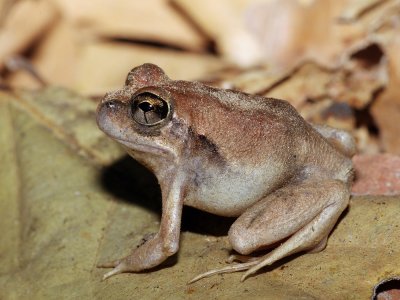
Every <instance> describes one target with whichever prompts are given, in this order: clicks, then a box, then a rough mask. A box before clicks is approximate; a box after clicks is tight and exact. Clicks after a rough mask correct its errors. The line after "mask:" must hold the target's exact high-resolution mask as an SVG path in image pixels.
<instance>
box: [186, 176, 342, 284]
mask: <svg viewBox="0 0 400 300" xmlns="http://www.w3.org/2000/svg"><path fill="white" fill-rule="evenodd" d="M349 197H350V194H349V188H348V186H347V184H346V183H344V182H342V181H339V180H317V179H315V180H308V181H306V182H302V183H298V184H293V185H288V186H286V187H284V188H281V189H279V190H277V191H275V192H274V193H272V194H270V195H268V196H267V197H265V198H264V199H262V200H260V201H259V202H257V203H256V204H255V205H254V206H252V207H250V208H249V209H248V210H247V211H245V212H244V213H243V214H242V215H241V216H240V217H239V218H238V219H237V220H236V221H235V223H234V224H233V225H232V227H231V228H230V230H229V241H230V243H231V245H232V247H233V249H234V250H236V251H237V252H239V253H240V254H242V255H247V254H250V253H252V252H253V251H255V250H258V249H262V248H265V247H268V246H270V245H273V244H275V243H277V242H279V241H282V240H285V239H286V240H285V241H284V242H283V243H282V244H281V245H280V246H278V247H277V248H275V249H274V250H272V251H271V252H269V253H268V254H266V255H264V256H262V257H257V258H250V259H248V260H247V262H245V263H239V264H233V265H229V266H227V267H225V268H223V269H219V270H212V271H209V272H206V273H204V274H201V275H199V276H197V277H196V278H194V279H193V280H192V281H191V282H194V281H196V280H199V279H201V278H204V277H208V276H211V275H214V274H219V273H229V272H237V271H244V270H247V272H246V273H245V274H244V275H243V277H242V281H243V280H244V279H245V278H246V277H248V276H249V275H251V274H253V273H255V272H256V271H258V270H259V269H261V268H262V267H264V266H267V265H271V264H273V263H274V262H276V261H278V260H279V259H282V258H284V257H286V256H289V255H291V254H294V253H297V252H300V251H313V250H314V252H315V251H316V250H319V251H320V250H322V249H323V248H324V247H325V244H326V240H327V237H328V235H329V233H330V231H331V230H332V228H333V226H334V225H335V224H336V222H337V220H338V218H339V216H340V214H341V213H342V212H343V210H344V209H345V208H346V207H347V205H348V202H349ZM241 258H243V256H241Z"/></svg>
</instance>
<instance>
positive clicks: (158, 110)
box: [132, 93, 169, 126]
mask: <svg viewBox="0 0 400 300" xmlns="http://www.w3.org/2000/svg"><path fill="white" fill-rule="evenodd" d="M168 112H169V107H168V104H167V102H165V101H164V100H163V99H161V98H160V97H158V96H157V95H154V94H151V93H143V94H140V95H138V96H136V97H135V98H134V99H133V103H132V117H133V119H134V120H135V121H136V122H138V123H139V124H142V125H150V126H151V125H155V124H158V123H159V122H160V121H162V120H163V119H165V118H166V117H167V115H168Z"/></svg>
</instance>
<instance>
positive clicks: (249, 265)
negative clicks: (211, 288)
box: [188, 262, 255, 284]
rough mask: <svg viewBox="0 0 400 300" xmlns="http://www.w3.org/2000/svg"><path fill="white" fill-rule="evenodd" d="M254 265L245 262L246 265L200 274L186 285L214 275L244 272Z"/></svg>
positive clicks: (236, 265)
mask: <svg viewBox="0 0 400 300" xmlns="http://www.w3.org/2000/svg"><path fill="white" fill-rule="evenodd" d="M254 265H255V263H254V262H247V263H242V264H235V265H231V266H227V267H225V268H221V269H215V270H211V271H208V272H205V273H202V274H200V275H198V276H196V277H195V278H193V279H192V280H190V281H189V282H188V284H190V283H193V282H195V281H198V280H200V279H203V278H207V277H210V276H213V275H216V274H223V273H233V272H240V271H244V270H247V269H249V268H251V267H252V266H254Z"/></svg>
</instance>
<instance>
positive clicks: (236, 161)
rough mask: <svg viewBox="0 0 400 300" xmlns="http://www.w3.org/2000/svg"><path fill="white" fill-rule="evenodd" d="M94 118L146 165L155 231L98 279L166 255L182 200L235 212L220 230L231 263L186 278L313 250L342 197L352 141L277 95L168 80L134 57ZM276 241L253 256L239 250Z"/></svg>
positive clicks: (174, 240) (251, 268) (250, 268)
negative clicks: (158, 207)
mask: <svg viewBox="0 0 400 300" xmlns="http://www.w3.org/2000/svg"><path fill="white" fill-rule="evenodd" d="M141 99H145V100H141ZM148 99H150V100H148ZM154 99H155V100H154ZM160 103H161V104H160ZM97 122H98V124H99V127H100V128H101V129H102V130H103V131H104V132H105V133H107V134H108V135H109V136H111V137H112V138H113V139H115V140H116V141H118V142H119V143H121V144H122V145H124V146H125V147H126V149H127V151H128V153H129V154H130V155H131V156H132V157H134V158H135V159H137V160H138V161H139V162H141V163H142V164H144V165H145V166H147V167H148V168H149V169H150V170H152V171H153V172H154V173H155V175H156V176H157V178H158V181H159V184H160V186H161V190H162V207H163V208H162V219H161V225H160V230H159V232H158V233H157V234H156V235H155V236H154V238H153V239H151V240H149V241H147V242H146V243H145V244H144V245H142V246H140V247H139V248H136V249H134V250H133V252H132V253H131V254H130V255H129V256H127V257H126V258H123V259H120V260H117V261H115V262H113V263H110V264H105V265H103V266H104V267H114V269H113V270H112V271H111V272H109V273H107V274H106V275H105V277H109V276H112V275H114V274H118V273H121V272H138V271H141V270H144V269H149V268H152V267H155V266H157V265H159V264H160V263H161V262H163V261H164V260H165V259H166V258H167V257H169V256H171V255H173V254H174V253H176V252H177V251H178V248H179V235H180V221H181V214H182V206H183V205H184V204H185V205H189V206H193V207H196V208H198V209H201V210H204V211H208V212H211V213H214V214H217V215H221V216H238V219H237V220H236V222H235V223H234V224H233V225H232V227H231V229H230V230H229V233H228V235H229V240H230V242H231V245H232V247H233V249H235V250H236V251H237V252H239V253H240V254H242V255H240V256H239V255H238V256H233V257H231V261H233V260H241V261H244V262H242V263H239V264H232V265H229V266H228V267H226V268H223V269H221V270H213V271H209V272H207V273H204V274H202V275H200V276H198V277H196V278H194V280H193V281H195V280H198V279H200V278H203V277H206V276H210V275H212V274H216V273H224V272H234V271H242V270H247V272H246V273H245V275H244V276H243V278H242V279H244V278H246V277H247V276H248V275H250V274H253V273H254V272H256V271H257V270H258V269H260V268H262V267H263V266H265V265H270V264H272V263H274V262H275V261H277V260H279V259H281V258H283V257H286V256H288V255H291V254H293V253H296V252H299V251H305V250H306V251H320V250H322V249H323V248H324V247H325V245H326V240H327V236H328V234H329V233H330V231H331V230H332V228H333V226H334V225H335V223H336V221H337V219H338V218H339V216H340V214H341V213H342V211H343V210H344V209H345V208H346V207H347V205H348V200H349V195H350V194H349V188H350V185H351V180H352V174H353V172H352V163H351V159H350V157H351V156H352V155H353V154H354V149H355V148H354V141H353V139H352V138H351V136H350V135H349V134H347V133H345V132H343V131H340V130H336V129H333V128H330V127H326V126H311V125H310V124H308V123H307V122H306V121H304V119H303V118H302V117H301V116H300V115H299V114H298V113H297V112H296V110H295V109H294V108H293V107H292V106H291V105H290V104H289V103H287V102H286V101H283V100H277V99H268V98H264V97H261V96H255V95H248V94H244V93H241V92H237V91H232V90H220V89H215V88H212V87H208V86H206V85H203V84H201V83H198V82H187V81H174V80H171V79H169V78H168V77H167V76H166V75H165V74H164V72H163V71H162V70H161V69H160V68H159V67H157V66H155V65H152V64H144V65H142V66H139V67H136V68H134V69H133V70H132V71H131V72H130V73H129V74H128V77H127V80H126V84H125V86H124V87H123V88H122V89H121V90H118V91H115V92H112V93H109V94H107V95H106V96H105V97H104V99H103V100H102V102H101V103H100V105H99V107H98V112H97ZM279 241H284V242H283V243H282V244H281V245H280V246H279V247H277V248H275V249H274V250H272V251H271V252H269V253H268V254H266V255H265V256H263V257H257V258H250V257H248V256H243V255H247V254H250V253H252V252H253V251H255V250H257V249H261V248H266V247H267V246H269V245H272V244H276V243H277V242H279Z"/></svg>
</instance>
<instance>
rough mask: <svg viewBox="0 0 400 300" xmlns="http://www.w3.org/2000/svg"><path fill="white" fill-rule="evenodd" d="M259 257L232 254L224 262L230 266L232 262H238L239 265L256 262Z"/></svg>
mask: <svg viewBox="0 0 400 300" xmlns="http://www.w3.org/2000/svg"><path fill="white" fill-rule="evenodd" d="M258 259H259V257H254V256H248V255H240V254H232V255H231V256H229V257H228V259H227V260H226V262H227V263H229V264H231V263H233V262H234V261H240V262H241V263H246V262H251V261H256V260H258Z"/></svg>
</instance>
